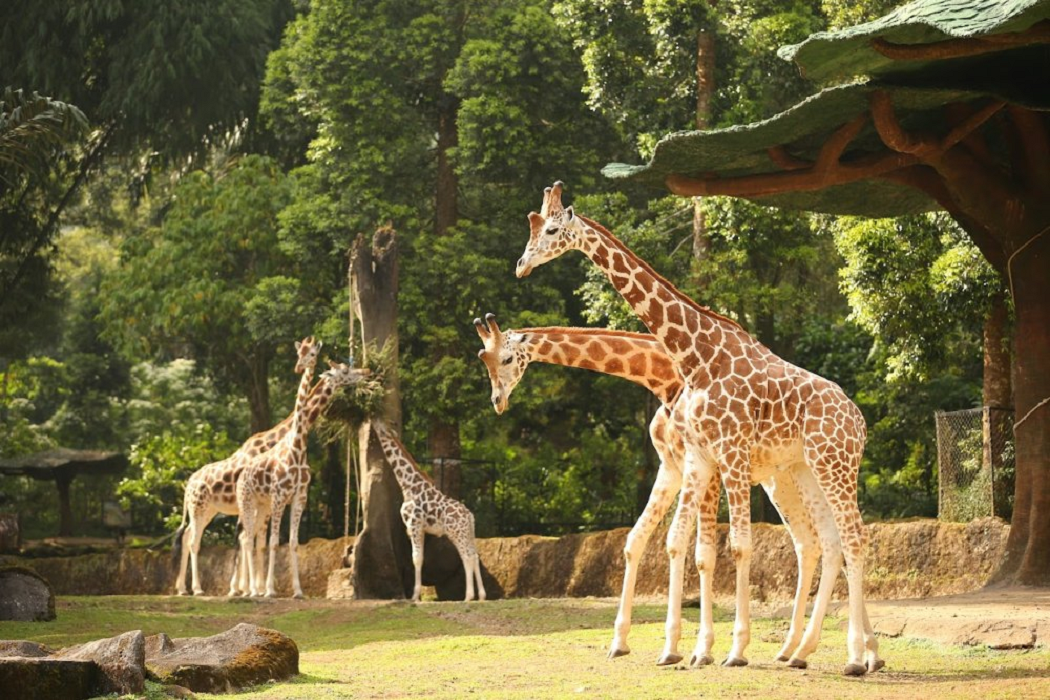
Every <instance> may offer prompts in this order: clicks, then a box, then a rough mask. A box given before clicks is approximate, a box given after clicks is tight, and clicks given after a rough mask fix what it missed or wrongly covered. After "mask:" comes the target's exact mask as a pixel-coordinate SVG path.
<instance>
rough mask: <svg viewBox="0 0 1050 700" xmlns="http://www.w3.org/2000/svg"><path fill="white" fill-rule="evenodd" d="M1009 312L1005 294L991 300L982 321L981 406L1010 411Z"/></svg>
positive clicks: (1011, 397) (1012, 399) (1011, 384)
mask: <svg viewBox="0 0 1050 700" xmlns="http://www.w3.org/2000/svg"><path fill="white" fill-rule="evenodd" d="M1010 367H1011V360H1010V312H1009V309H1008V308H1007V306H1006V292H1005V291H1000V292H998V293H996V294H995V296H994V297H993V298H992V305H991V308H990V309H989V310H988V315H987V316H986V317H985V319H984V385H983V387H982V392H981V396H982V398H983V402H984V405H985V406H991V407H992V408H1012V407H1013V405H1014V396H1013V382H1011V381H1010V371H1011V369H1010Z"/></svg>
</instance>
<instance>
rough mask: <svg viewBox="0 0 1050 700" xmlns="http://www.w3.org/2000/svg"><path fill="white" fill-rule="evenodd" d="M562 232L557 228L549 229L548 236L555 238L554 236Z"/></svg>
mask: <svg viewBox="0 0 1050 700" xmlns="http://www.w3.org/2000/svg"><path fill="white" fill-rule="evenodd" d="M560 230H561V229H560V228H558V227H557V226H552V227H551V228H549V229H547V235H548V236H553V235H554V234H556V233H557V232H558V231H560Z"/></svg>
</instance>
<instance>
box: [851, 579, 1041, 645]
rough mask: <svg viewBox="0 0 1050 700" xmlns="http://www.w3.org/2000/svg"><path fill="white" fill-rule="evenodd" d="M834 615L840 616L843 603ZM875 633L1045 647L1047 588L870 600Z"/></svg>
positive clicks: (1004, 589)
mask: <svg viewBox="0 0 1050 700" xmlns="http://www.w3.org/2000/svg"><path fill="white" fill-rule="evenodd" d="M836 614H837V615H838V616H839V617H842V618H845V616H846V610H845V607H844V606H843V605H841V604H840V605H839V606H837V608H836ZM868 615H869V617H870V618H871V623H872V625H873V626H874V628H875V631H876V632H878V633H879V634H880V635H883V636H887V637H907V638H915V639H929V640H932V641H935V642H941V643H945V644H967V645H985V646H988V647H990V648H992V649H1023V648H1029V647H1032V646H1036V645H1040V646H1046V645H1048V644H1050V588H1027V587H1017V586H1015V587H999V588H984V589H981V590H979V591H973V592H970V593H961V594H958V595H949V596H939V597H934V598H917V599H910V600H886V601H871V602H870V603H869V604H868Z"/></svg>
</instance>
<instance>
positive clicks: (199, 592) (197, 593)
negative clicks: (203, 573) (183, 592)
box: [193, 588, 204, 595]
mask: <svg viewBox="0 0 1050 700" xmlns="http://www.w3.org/2000/svg"><path fill="white" fill-rule="evenodd" d="M193 595H204V589H203V588H201V589H197V590H194V591H193Z"/></svg>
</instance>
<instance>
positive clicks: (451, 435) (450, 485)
mask: <svg viewBox="0 0 1050 700" xmlns="http://www.w3.org/2000/svg"><path fill="white" fill-rule="evenodd" d="M458 109H459V102H458V101H457V100H456V99H455V98H453V97H452V96H451V95H446V96H444V98H443V99H442V102H441V109H440V113H439V114H438V141H437V183H436V187H435V202H434V212H435V216H434V235H435V236H438V237H439V238H440V237H443V236H447V235H448V234H449V231H450V230H451V229H452V228H453V227H454V226H455V225H456V222H457V221H458V220H459V179H458V178H457V176H456V171H455V170H454V169H453V167H452V163H451V162H450V161H449V157H448V155H449V151H450V150H451V149H453V148H455V147H456V145H457V144H458V143H459V132H458V130H457V128H456V113H457V112H458ZM453 351H454V350H453V349H452V348H448V347H445V346H441V345H435V346H433V347H432V348H431V352H432V354H433V359H434V362H439V361H440V360H441V358H442V357H445V356H446V355H447V354H448V353H449V352H453ZM427 452H428V453H429V454H430V458H431V459H432V460H433V462H432V463H433V466H434V468H435V471H434V474H433V477H434V481H435V482H436V483H437V484H438V487H439V488H440V489H441V490H442V492H444V493H445V494H446V495H448V496H451V497H452V498H456V499H458V498H459V497H460V495H461V490H462V489H461V486H462V483H463V471H462V465H461V463H460V459H461V458H462V456H463V452H462V449H461V446H460V442H459V421H457V420H455V419H451V418H449V417H448V416H446V415H444V414H438V413H432V414H431V415H430V416H429V420H428V421H427Z"/></svg>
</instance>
